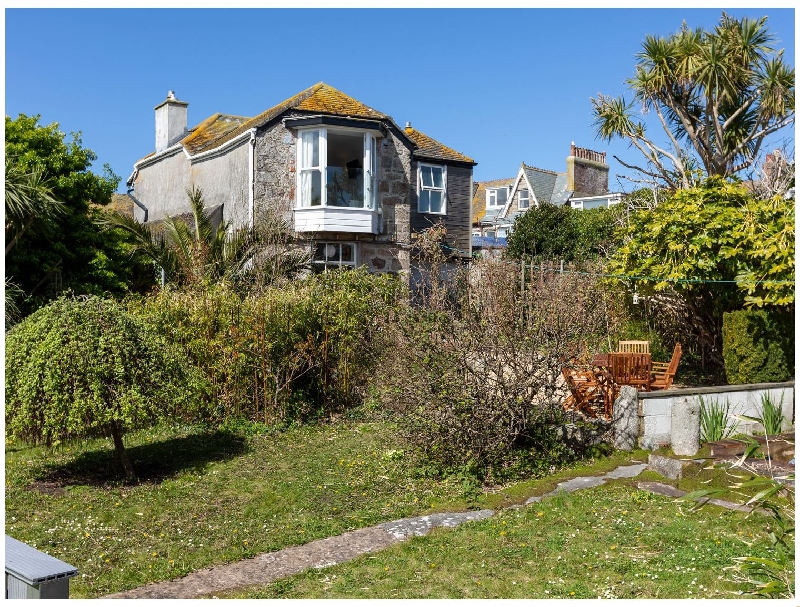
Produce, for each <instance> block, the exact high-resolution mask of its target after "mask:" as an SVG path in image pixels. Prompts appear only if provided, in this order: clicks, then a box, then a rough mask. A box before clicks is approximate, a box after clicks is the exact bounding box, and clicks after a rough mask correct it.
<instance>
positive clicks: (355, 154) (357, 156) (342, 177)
mask: <svg viewBox="0 0 800 607" xmlns="http://www.w3.org/2000/svg"><path fill="white" fill-rule="evenodd" d="M364 155H365V150H364V135H363V134H362V133H351V132H350V133H347V132H341V131H331V130H328V160H327V172H326V177H327V179H328V182H327V190H328V201H327V205H328V206H334V207H353V208H362V207H363V206H364Z"/></svg>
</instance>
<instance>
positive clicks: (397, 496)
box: [6, 421, 757, 598]
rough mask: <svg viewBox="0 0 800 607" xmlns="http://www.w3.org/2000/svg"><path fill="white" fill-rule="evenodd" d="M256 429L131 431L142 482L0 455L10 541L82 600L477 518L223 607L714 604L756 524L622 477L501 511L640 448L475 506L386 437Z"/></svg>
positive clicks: (109, 461) (356, 429) (485, 497)
mask: <svg viewBox="0 0 800 607" xmlns="http://www.w3.org/2000/svg"><path fill="white" fill-rule="evenodd" d="M262 430H263V431H262V432H260V433H248V434H241V433H236V432H214V433H202V432H199V431H198V430H197V429H194V428H172V429H170V428H157V429H153V430H149V431H143V432H139V433H135V434H132V435H130V436H129V437H127V438H126V444H127V445H128V446H129V450H130V454H131V457H132V459H133V462H134V466H135V467H136V469H137V472H138V474H139V476H140V481H141V482H140V484H138V485H126V484H124V483H122V482H117V481H113V480H110V479H114V478H117V477H115V475H114V474H115V468H116V461H115V459H114V452H113V448H112V446H111V444H110V441H103V440H97V441H87V442H84V443H82V444H73V445H69V446H62V447H60V448H57V449H54V450H48V449H44V448H32V447H27V446H24V445H14V444H9V443H7V445H6V533H7V534H9V535H11V536H12V537H15V538H17V539H19V540H21V541H23V542H26V543H28V544H30V545H32V546H34V547H36V548H39V549H41V550H43V551H45V552H47V553H49V554H51V555H53V556H55V557H57V558H59V559H62V560H64V561H66V562H68V563H70V564H72V565H74V566H76V567H77V568H78V569H79V575H78V577H77V578H75V579H74V580H73V581H72V582H71V584H70V590H71V593H70V594H71V596H72V597H74V598H92V597H98V596H102V595H104V594H108V593H112V592H119V591H122V590H126V589H131V588H135V587H138V586H141V585H144V584H146V583H149V582H153V581H161V580H167V579H174V578H177V577H180V576H182V575H185V574H187V573H189V572H191V571H194V570H197V569H200V568H203V567H209V566H212V565H218V564H222V563H227V562H234V561H237V560H241V559H244V558H248V557H252V556H254V555H256V554H260V553H263V552H271V551H275V550H279V549H281V548H284V547H287V546H291V545H299V544H304V543H307V542H309V541H311V540H314V539H319V538H323V537H329V536H334V535H339V534H341V533H344V532H345V531H349V530H353V529H356V528H361V527H367V526H370V525H374V524H376V523H379V522H385V521H390V520H395V519H399V518H403V517H407V516H413V515H419V514H425V513H430V512H437V511H463V510H466V509H468V507H470V506H471V507H475V508H487V507H488V508H493V509H496V510H499V512H498V514H497V515H496V516H495V517H492V518H491V519H489V520H488V521H485V522H481V523H476V524H469V525H466V526H464V527H460V528H458V529H456V530H448V531H444V532H439V531H436V532H434V533H433V534H431V535H430V536H429V537H426V538H416V539H414V540H412V541H410V542H406V543H404V544H401V545H399V546H396V547H393V548H390V549H389V550H387V551H385V552H381V553H379V554H377V555H372V556H369V557H363V558H361V559H358V560H357V561H354V562H353V563H351V564H345V565H341V566H337V567H334V568H331V569H325V570H322V571H313V572H309V573H306V574H302V575H299V576H296V577H293V578H289V579H287V580H283V581H280V582H276V583H274V584H271V585H270V586H268V587H266V588H261V589H251V590H247V591H245V592H244V593H237V594H236V595H235V596H252V597H259V596H264V597H267V596H269V597H272V596H286V597H297V598H302V597H306V596H308V597H312V596H313V597H316V596H325V597H340V596H347V597H383V598H395V597H397V598H400V597H406V596H408V597H412V596H416V597H496V596H497V597H508V598H511V597H526V598H528V597H534V596H536V597H545V598H546V597H555V596H564V597H573V596H574V597H578V596H580V597H584V596H591V597H595V596H598V595H600V596H612V595H613V596H636V597H684V596H720V595H721V594H723V593H725V592H727V591H729V590H731V589H732V587H731V586H730V584H729V583H727V582H725V581H724V579H723V578H724V576H723V578H719V579H718V576H721V575H722V573H721V571H719V569H720V568H721V567H722V566H723V565H725V564H729V563H730V557H731V556H733V555H741V554H742V553H744V552H745V551H746V549H745V546H744V545H743V544H742V542H741V540H742V539H749V536H748V533H749V532H744V531H742V530H744V529H751V528H755V527H754V522H752V521H751V522H747V521H746V520H745V519H744V517H743V515H741V514H740V513H731V512H728V511H722V510H719V509H716V508H713V509H708V510H704V511H701V513H700V514H694V515H692V516H684V515H683V514H682V511H683V510H682V508H684V509H685V506H681V505H680V504H678V503H675V502H673V501H671V500H669V499H668V498H661V497H658V496H654V495H651V494H648V493H644V492H641V491H638V490H637V489H635V488H634V481H630V480H629V481H620V482H615V483H613V484H609V485H608V486H603V487H600V488H597V489H594V490H587V491H581V492H578V493H576V494H572V495H570V496H557V497H554V498H547V499H546V500H543V501H542V502H541V503H540V504H538V505H536V506H531V507H525V508H520V509H510V508H508V507H509V506H513V505H516V504H522V503H524V501H525V499H526V498H527V497H529V496H531V495H541V494H544V493H547V492H549V491H551V490H552V489H553V488H554V487H555V486H556V484H557V483H558V482H559V481H561V480H565V479H567V478H573V477H575V476H580V475H590V474H601V473H603V472H606V471H608V470H612V469H614V468H616V467H617V466H619V465H623V464H627V463H630V461H631V459H632V458H633V459H638V460H639V461H646V454H645V453H644V452H634V453H633V454H615V455H613V456H611V457H607V458H602V459H598V460H596V461H592V462H588V463H585V464H583V465H580V466H576V467H574V468H572V469H571V470H563V471H558V472H556V473H555V474H554V475H552V476H550V477H548V478H545V479H535V480H531V481H527V482H524V483H517V484H514V485H509V486H505V487H498V488H494V489H492V490H491V491H486V492H482V493H481V494H479V495H478V496H477V498H476V496H475V495H474V494H473V493H472V492H466V491H465V488H464V485H463V479H451V480H446V481H435V480H433V479H429V478H424V477H421V476H420V475H419V472H418V470H419V469H418V468H417V467H416V464H415V462H414V460H413V458H412V457H410V456H409V454H408V453H405V452H404V451H403V447H402V446H401V445H400V444H398V442H397V432H396V430H395V428H393V427H392V425H391V424H387V423H365V422H356V421H340V422H337V423H336V424H333V425H318V426H304V427H298V428H293V429H289V430H287V431H284V432H270V431H266V429H263V428H262ZM756 524H757V523H756ZM573 534H574V536H573ZM750 552H751V553H752V552H753V551H750ZM693 559H694V560H693ZM698 559H702V561H699V560H698ZM691 569H696V570H697V571H692V570H691ZM712 569H714V570H713V571H711V570H712ZM654 575H657V576H658V577H651V576H654ZM695 578H696V579H695ZM693 579H695V582H694V583H692V580H693ZM665 580H667V581H665ZM700 585H702V588H700ZM364 588H367V589H368V590H363V589H364ZM695 588H696V590H695ZM689 590H692V591H693V592H694V594H687V593H688V591H689ZM571 593H575V594H571ZM232 596H234V595H232Z"/></svg>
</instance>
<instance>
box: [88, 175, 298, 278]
mask: <svg viewBox="0 0 800 607" xmlns="http://www.w3.org/2000/svg"><path fill="white" fill-rule="evenodd" d="M186 194H187V196H188V197H189V206H190V209H191V214H192V221H191V222H186V221H183V220H182V219H180V218H178V217H167V218H166V219H165V220H164V221H163V223H162V225H161V228H160V229H157V228H156V227H154V226H152V225H145V224H141V223H139V222H138V221H136V220H135V219H133V218H132V217H127V216H124V215H121V214H118V213H111V214H108V215H107V218H106V219H105V220H104V222H103V223H104V224H105V225H106V227H117V228H121V229H123V230H124V231H126V232H128V233H129V234H131V235H132V236H133V241H134V252H141V253H142V254H144V255H146V256H148V257H149V258H150V259H152V260H153V261H154V262H155V263H156V264H157V265H158V266H159V267H160V268H161V269H162V270H163V271H164V274H165V277H166V279H168V280H170V281H172V282H175V283H178V284H196V283H202V282H214V281H220V280H231V281H233V282H239V283H241V282H243V281H245V280H246V279H248V278H252V276H253V275H254V274H255V273H257V272H256V271H257V270H258V269H259V267H261V268H262V269H263V268H267V269H268V272H267V273H266V275H268V276H269V278H270V282H271V281H273V280H275V278H276V277H277V275H278V274H279V275H280V276H285V277H292V276H293V275H296V274H297V273H299V272H300V271H302V270H303V269H304V268H305V267H307V265H308V262H309V260H308V256H307V255H306V254H305V253H297V252H293V251H291V250H287V247H283V249H282V250H280V251H275V250H272V249H274V246H272V247H271V246H269V245H275V244H276V240H275V237H276V235H281V234H283V236H281V238H282V239H283V244H285V245H289V244H290V241H291V237H290V236H286V235H287V234H289V232H288V228H287V227H286V226H285V225H284V226H283V229H281V228H280V226H277V227H276V226H275V225H271V226H270V230H271V231H268V232H266V234H267V235H268V236H269V238H268V239H265V238H263V233H262V231H259V230H257V229H252V228H240V229H236V230H234V229H232V228H231V225H230V223H229V222H224V221H223V222H221V223H220V224H219V225H218V226H217V227H216V229H215V228H214V222H213V221H212V218H211V214H210V213H209V212H208V211H207V210H206V209H205V207H204V203H203V195H202V191H201V190H200V188H196V187H192V188H191V189H189V190H187V191H186ZM280 260H282V261H280ZM276 267H278V268H280V271H279V272H276V271H275V268H276ZM261 274H262V275H264V272H263V271H262V273H261Z"/></svg>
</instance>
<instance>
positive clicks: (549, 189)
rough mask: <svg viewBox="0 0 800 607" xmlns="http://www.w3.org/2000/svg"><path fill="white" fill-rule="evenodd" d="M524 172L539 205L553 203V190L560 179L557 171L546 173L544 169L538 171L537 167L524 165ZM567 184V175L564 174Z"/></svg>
mask: <svg viewBox="0 0 800 607" xmlns="http://www.w3.org/2000/svg"><path fill="white" fill-rule="evenodd" d="M522 171H523V173H525V177H526V179H527V180H528V183H529V184H530V187H531V188H533V194H534V196H536V200H537V201H538V202H539V203H543V202H551V201H552V198H553V190H554V188H555V185H556V180H557V179H558V173H556V172H555V171H546V170H544V169H537V168H536V167H532V166H528V165H527V164H525V163H524V162H523V163H522ZM563 175H564V177H565V182H566V173H563Z"/></svg>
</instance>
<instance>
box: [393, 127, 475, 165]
mask: <svg viewBox="0 0 800 607" xmlns="http://www.w3.org/2000/svg"><path fill="white" fill-rule="evenodd" d="M405 133H406V135H407V136H408V138H409V139H411V141H413V142H414V143H415V144H416V146H417V149H416V150H415V151H414V155H415V156H417V157H419V158H431V159H434V160H455V161H457V162H471V163H472V164H476V163H475V161H474V160H473V159H472V158H470V157H468V156H465V155H464V154H462V153H461V152H456V151H455V150H454V149H452V148H449V147H447V146H446V145H443V144H441V143H439V142H438V141H436V140H435V139H433V138H431V137H428V136H427V135H426V134H425V133H421V132H420V131H418V130H416V129H413V128H411V127H410V126H407V127H406V128H405Z"/></svg>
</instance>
